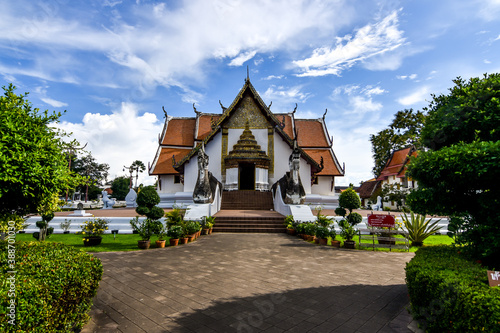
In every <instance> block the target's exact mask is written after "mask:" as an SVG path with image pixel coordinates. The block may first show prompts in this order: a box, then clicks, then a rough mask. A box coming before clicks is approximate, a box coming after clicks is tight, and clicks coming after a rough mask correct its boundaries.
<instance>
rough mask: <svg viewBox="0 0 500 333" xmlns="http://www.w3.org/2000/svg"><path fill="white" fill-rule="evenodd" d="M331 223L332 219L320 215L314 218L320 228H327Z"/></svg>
mask: <svg viewBox="0 0 500 333" xmlns="http://www.w3.org/2000/svg"><path fill="white" fill-rule="evenodd" d="M332 222H333V219H332V218H329V217H327V216H325V215H321V214H320V213H318V215H317V216H316V223H317V224H318V225H320V226H322V227H328V226H329V225H330V224H332Z"/></svg>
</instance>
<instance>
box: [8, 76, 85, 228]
mask: <svg viewBox="0 0 500 333" xmlns="http://www.w3.org/2000/svg"><path fill="white" fill-rule="evenodd" d="M15 89H16V88H15V87H14V86H13V85H12V84H10V85H9V86H8V87H3V90H4V95H3V96H1V97H0V133H2V134H1V136H0V219H2V220H3V217H5V216H8V215H10V214H15V215H18V216H23V215H26V214H28V213H34V212H38V211H39V210H44V211H47V210H53V209H55V208H57V205H56V204H55V202H56V201H55V200H54V198H55V197H57V194H58V193H64V192H65V190H66V188H74V187H75V186H77V185H78V184H80V183H81V182H82V177H80V176H78V175H75V174H74V173H73V172H71V171H70V170H69V168H68V162H67V158H66V155H65V153H64V150H65V148H66V147H67V146H68V144H67V143H65V142H64V141H63V140H62V138H63V137H64V136H67V134H66V133H64V132H63V131H61V130H56V129H55V128H54V127H52V124H53V123H56V122H58V121H59V118H60V117H61V115H62V114H61V113H56V112H52V113H49V111H48V110H46V111H44V112H40V110H39V109H38V108H33V106H32V105H31V103H30V102H29V101H28V100H27V98H26V97H27V95H28V93H26V94H25V95H22V94H20V95H17V94H16V93H15ZM72 144H75V142H72Z"/></svg>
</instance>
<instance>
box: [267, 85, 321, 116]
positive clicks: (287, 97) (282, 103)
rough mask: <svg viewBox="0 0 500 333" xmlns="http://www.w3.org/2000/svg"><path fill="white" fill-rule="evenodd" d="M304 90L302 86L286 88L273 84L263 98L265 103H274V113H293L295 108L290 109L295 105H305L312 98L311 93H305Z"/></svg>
mask: <svg viewBox="0 0 500 333" xmlns="http://www.w3.org/2000/svg"><path fill="white" fill-rule="evenodd" d="M302 88H303V87H302V86H300V85H298V86H293V87H285V86H276V85H274V84H273V85H271V86H269V88H267V90H266V91H265V92H264V93H263V94H261V96H262V98H263V99H264V100H265V101H268V102H269V103H271V102H272V103H273V104H272V107H271V109H272V111H273V112H276V113H280V112H291V111H293V108H290V107H291V106H292V105H294V103H305V102H306V101H307V99H308V98H310V97H311V96H312V94H311V93H308V92H303V91H302ZM293 107H295V106H293Z"/></svg>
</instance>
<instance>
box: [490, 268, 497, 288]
mask: <svg viewBox="0 0 500 333" xmlns="http://www.w3.org/2000/svg"><path fill="white" fill-rule="evenodd" d="M488 282H489V283H490V287H496V286H500V272H498V271H488Z"/></svg>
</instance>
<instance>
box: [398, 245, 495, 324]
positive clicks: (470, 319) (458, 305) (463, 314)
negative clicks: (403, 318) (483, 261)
mask: <svg viewBox="0 0 500 333" xmlns="http://www.w3.org/2000/svg"><path fill="white" fill-rule="evenodd" d="M405 270H406V284H407V286H408V291H409V294H410V301H411V305H412V312H413V316H414V317H415V318H416V319H418V320H421V321H422V322H424V324H425V325H426V331H427V332H474V331H481V332H483V331H484V332H500V288H498V287H495V288H491V287H489V285H488V277H487V272H486V271H487V269H486V268H484V267H482V266H481V265H480V264H479V263H477V262H474V261H471V260H468V259H467V258H465V257H464V255H463V254H460V253H459V251H458V249H457V248H454V247H450V246H433V247H427V248H421V249H419V250H418V251H417V252H416V253H415V257H414V258H413V259H412V260H411V261H410V262H409V263H408V264H407V265H406V269H405Z"/></svg>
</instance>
